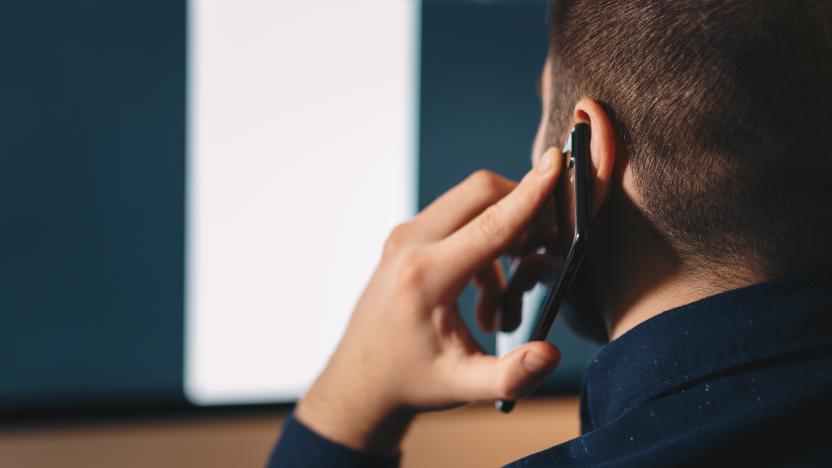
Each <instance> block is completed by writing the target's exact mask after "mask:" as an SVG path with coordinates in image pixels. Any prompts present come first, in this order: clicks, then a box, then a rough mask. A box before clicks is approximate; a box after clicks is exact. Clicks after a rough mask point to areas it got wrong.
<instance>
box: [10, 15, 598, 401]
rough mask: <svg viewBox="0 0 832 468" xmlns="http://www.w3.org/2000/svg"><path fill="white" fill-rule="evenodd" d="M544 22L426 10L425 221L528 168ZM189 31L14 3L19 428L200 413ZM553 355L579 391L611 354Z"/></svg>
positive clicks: (175, 23)
mask: <svg viewBox="0 0 832 468" xmlns="http://www.w3.org/2000/svg"><path fill="white" fill-rule="evenodd" d="M299 1H300V0H299ZM545 11H546V2H545V1H543V0H540V1H532V0H529V1H524V2H523V1H517V0H506V1H502V2H489V3H483V2H465V1H461V0H460V1H440V0H427V1H425V2H424V5H423V12H422V13H423V14H422V41H423V44H422V71H421V79H422V89H421V118H420V127H421V128H420V138H419V144H420V152H419V154H420V161H419V205H420V207H423V206H425V205H426V204H427V203H429V202H430V201H431V200H433V199H434V198H435V197H436V196H438V195H439V194H441V193H442V192H444V191H445V190H447V189H448V188H450V187H451V186H453V185H455V184H456V183H458V182H459V181H460V180H462V179H463V178H464V177H465V176H467V175H468V174H470V173H471V172H473V171H474V170H476V169H478V168H487V169H490V170H493V171H495V172H498V173H501V174H503V175H505V176H507V177H511V178H514V179H519V178H520V177H521V176H522V174H523V173H524V172H525V171H526V170H527V169H528V167H529V156H530V150H531V142H532V139H533V137H534V132H535V130H536V128H537V124H538V119H539V112H540V110H539V102H538V97H537V95H536V92H535V90H534V87H535V83H536V81H537V79H538V77H539V73H540V69H541V67H542V64H543V60H544V58H545V52H546V25H545ZM186 15H187V5H186V3H185V2H184V1H171V0H144V1H142V2H127V1H120V2H119V1H104V0H77V1H74V2H60V1H34V0H11V1H9V0H7V1H4V2H2V3H0V57H1V58H2V60H3V73H0V367H1V368H2V374H1V375H2V376H1V377H0V412H2V414H4V415H7V416H9V415H20V414H27V413H31V412H33V411H38V412H45V413H46V414H49V412H50V411H53V410H54V411H58V409H60V408H87V409H92V408H96V407H97V408H103V409H107V408H117V407H118V408H122V409H123V408H124V407H133V408H137V407H138V408H140V407H152V406H160V405H168V406H170V405H181V404H184V398H183V394H182V382H183V356H184V341H183V340H184V323H183V319H184V308H183V298H184V286H185V278H184V273H185V272H184V253H185V248H184V239H185V225H184V223H185V192H186V191H185V185H184V184H185V151H186V148H185V139H186V115H185V109H186V101H185V99H186V82H187V76H186V50H187V47H186V38H187V31H186V25H187V17H186ZM472 298H473V294H472V291H471V290H467V291H466V293H465V295H464V296H463V298H462V301H461V302H462V304H461V305H462V307H463V309H464V310H466V311H467V312H466V320H467V321H468V322H469V323H472V321H471V317H470V310H471V308H472ZM477 337H478V339H480V340H481V342H482V343H483V344H484V345H485V346H486V347H487V348H488V349H490V350H493V338H491V337H486V336H484V335H482V334H479V333H478V334H477ZM553 341H555V343H557V344H558V345H559V346H560V347H561V349H562V351H563V355H564V360H563V363H562V366H561V369H560V370H559V371H558V372H557V373H556V374H557V375H556V376H555V378H554V379H552V380H551V381H550V382H548V383H547V388H548V389H549V390H550V391H576V390H577V385H578V384H579V382H580V376H581V373H582V370H583V367H584V365H585V364H586V362H587V361H588V359H589V357H590V356H591V354H592V353H593V352H594V348H593V347H592V346H589V345H586V344H583V343H581V342H579V341H578V340H577V339H575V338H574V337H572V336H571V335H570V334H569V333H568V332H567V331H566V329H565V327H563V326H562V325H559V324H556V326H555V331H554V332H553Z"/></svg>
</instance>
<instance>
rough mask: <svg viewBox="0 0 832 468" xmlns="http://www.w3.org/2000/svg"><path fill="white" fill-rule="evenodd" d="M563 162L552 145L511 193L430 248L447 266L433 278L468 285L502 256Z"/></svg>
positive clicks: (550, 186)
mask: <svg viewBox="0 0 832 468" xmlns="http://www.w3.org/2000/svg"><path fill="white" fill-rule="evenodd" d="M562 164H563V161H562V158H561V157H560V152H559V151H558V150H557V149H556V148H550V149H549V150H548V151H546V153H545V154H544V155H543V156H542V157H541V158H540V159H539V160H538V162H537V165H536V166H535V167H534V169H532V170H531V171H529V172H528V173H527V174H526V176H525V177H523V180H522V181H520V184H518V185H517V187H516V188H515V189H514V190H513V191H511V193H509V194H508V195H506V196H505V197H503V198H502V199H501V200H500V201H498V202H497V203H495V204H493V205H491V206H489V207H488V208H486V209H485V211H483V212H482V213H480V214H479V215H478V216H477V217H476V218H474V219H473V220H472V221H470V222H469V223H468V224H466V225H465V226H463V227H462V228H460V229H459V230H457V231H456V232H454V233H453V234H451V235H450V236H448V237H446V238H445V239H443V240H441V241H439V242H437V243H436V244H433V245H432V246H431V247H429V249H428V252H427V254H428V256H430V257H432V258H434V259H435V260H438V261H441V262H442V263H443V265H444V268H441V269H437V271H436V272H435V273H432V274H431V276H432V277H433V278H432V280H433V281H437V282H439V284H441V285H445V288H447V287H448V286H450V285H452V284H464V283H465V282H467V281H468V280H469V279H470V278H471V277H472V276H473V275H474V274H475V273H476V272H477V271H479V270H480V269H482V268H483V266H485V265H487V264H488V263H489V262H492V261H493V260H494V259H495V258H497V257H499V256H500V255H501V254H502V252H503V251H504V250H505V249H506V248H507V247H508V246H509V244H510V243H511V241H512V240H513V239H514V238H515V237H516V236H517V235H518V234H519V233H521V232H522V231H523V230H524V229H525V228H526V226H528V224H529V223H530V222H531V221H532V219H533V218H534V216H535V214H536V213H537V211H538V210H539V209H540V207H541V206H542V205H543V204H544V203H545V202H546V200H547V199H548V198H549V197H550V196H551V194H552V192H553V190H554V187H555V184H556V183H557V180H558V177H559V175H560V172H561V166H562ZM445 288H442V289H445Z"/></svg>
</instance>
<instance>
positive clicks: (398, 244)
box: [382, 223, 408, 257]
mask: <svg viewBox="0 0 832 468" xmlns="http://www.w3.org/2000/svg"><path fill="white" fill-rule="evenodd" d="M407 231H408V225H407V223H405V224H399V225H398V226H396V227H395V228H393V230H392V231H390V235H388V236H387V240H385V241H384V249H383V254H382V256H383V257H393V256H395V255H397V254H398V253H399V252H401V251H402V249H403V248H404V245H405V243H406V241H407Z"/></svg>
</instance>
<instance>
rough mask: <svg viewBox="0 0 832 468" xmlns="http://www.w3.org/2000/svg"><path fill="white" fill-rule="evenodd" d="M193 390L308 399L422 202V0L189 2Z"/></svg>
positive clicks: (227, 399)
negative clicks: (388, 246) (393, 236)
mask: <svg viewBox="0 0 832 468" xmlns="http://www.w3.org/2000/svg"><path fill="white" fill-rule="evenodd" d="M189 5H190V11H189V15H190V25H189V30H190V32H189V34H190V39H189V76H190V80H189V111H188V114H189V158H188V226H187V231H188V237H187V252H188V256H187V276H186V277H187V306H186V308H187V314H186V356H185V392H186V395H187V396H188V398H189V399H190V400H191V401H194V402H196V403H198V404H233V403H252V402H274V401H286V400H293V399H296V398H297V397H298V396H300V394H301V393H302V392H303V390H304V389H305V388H306V387H307V386H308V385H309V384H310V383H311V381H312V379H313V378H314V377H315V375H316V374H317V373H318V372H319V371H320V370H321V369H322V367H323V365H324V364H325V363H326V360H327V358H328V357H329V355H330V353H331V352H332V351H333V349H334V347H335V345H336V344H337V341H338V339H339V337H340V335H341V332H342V331H343V329H344V326H345V324H346V321H347V319H348V317H349V313H350V311H351V309H352V307H353V305H354V303H355V301H356V300H357V298H358V296H359V294H360V293H361V290H362V289H363V287H364V285H365V283H366V281H367V279H368V278H369V275H370V274H371V272H372V270H373V267H374V266H375V264H376V262H377V261H378V258H379V255H380V252H381V246H382V243H383V241H384V238H385V237H386V235H387V233H388V232H389V230H390V229H391V228H392V227H393V226H394V225H395V224H396V223H399V222H401V221H403V220H404V219H406V218H407V217H408V216H409V215H410V214H411V213H412V212H413V210H414V208H415V191H416V187H415V183H416V165H415V157H414V154H415V146H416V143H415V133H416V119H415V117H416V100H417V92H416V90H417V83H416V75H417V73H416V60H417V59H418V57H417V40H418V37H417V34H418V28H417V22H418V2H417V1H416V0H353V1H344V0H314V1H313V0H294V1H289V0H234V1H226V0H192V1H190V2H189Z"/></svg>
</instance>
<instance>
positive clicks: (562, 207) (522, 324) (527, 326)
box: [497, 124, 590, 354]
mask: <svg viewBox="0 0 832 468" xmlns="http://www.w3.org/2000/svg"><path fill="white" fill-rule="evenodd" d="M562 154H563V158H564V160H563V170H562V171H561V175H560V179H559V180H558V183H557V186H556V187H555V190H554V192H553V197H554V198H555V203H554V206H555V210H556V212H557V213H556V219H557V236H556V238H555V239H554V240H553V241H552V242H551V243H549V244H548V245H547V246H546V247H542V248H540V249H539V250H538V251H537V252H535V253H534V254H531V255H529V256H526V257H522V258H518V259H516V260H515V261H514V263H513V265H512V268H511V271H510V273H509V282H511V281H512V278H513V276H514V275H516V274H518V272H519V270H520V269H524V270H526V271H524V272H523V274H533V275H534V276H535V277H536V281H534V283H533V286H532V287H531V289H528V290H527V291H525V292H524V293H523V297H522V305H521V318H520V321H519V325H518V326H517V328H516V329H514V330H512V331H509V332H503V331H501V332H498V333H497V354H504V353H507V352H509V351H511V350H512V349H514V348H516V347H517V346H520V345H522V344H525V343H527V342H529V341H535V340H544V339H546V336H547V335H548V334H549V330H550V329H551V326H552V322H553V321H554V319H555V317H556V315H557V313H558V310H559V309H560V307H561V305H562V304H563V300H564V297H565V296H566V293H567V291H568V289H569V286H570V284H571V282H572V278H573V277H574V275H575V273H576V271H577V269H578V267H579V266H580V262H581V260H582V259H583V255H584V252H585V251H586V245H587V241H588V232H589V231H588V226H587V222H588V219H589V208H590V203H589V202H590V200H589V181H590V178H589V164H590V161H589V126H588V125H586V124H578V125H577V126H576V127H575V128H574V129H573V130H572V132H571V134H570V137H569V139H568V140H567V143H566V145H565V146H564V148H563V152H562ZM549 206H551V204H550V205H549ZM530 272H531V273H530ZM501 328H503V327H501Z"/></svg>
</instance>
